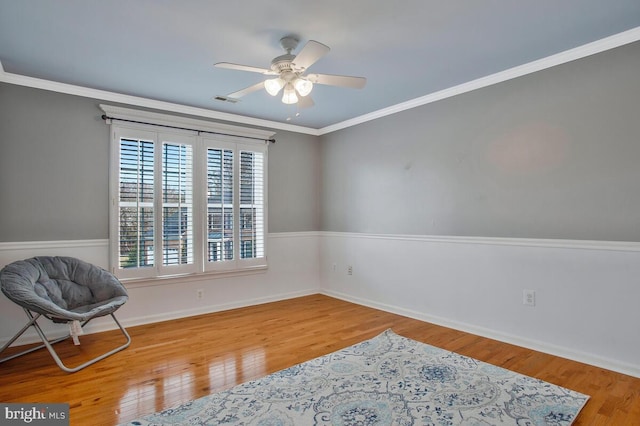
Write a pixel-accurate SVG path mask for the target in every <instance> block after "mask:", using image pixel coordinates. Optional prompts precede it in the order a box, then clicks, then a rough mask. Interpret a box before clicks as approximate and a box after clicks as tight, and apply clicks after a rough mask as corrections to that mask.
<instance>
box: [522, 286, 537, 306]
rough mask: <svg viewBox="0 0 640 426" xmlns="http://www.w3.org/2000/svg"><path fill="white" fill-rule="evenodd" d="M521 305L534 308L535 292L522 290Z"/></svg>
mask: <svg viewBox="0 0 640 426" xmlns="http://www.w3.org/2000/svg"><path fill="white" fill-rule="evenodd" d="M522 304H523V305H526V306H536V292H535V291H534V290H522Z"/></svg>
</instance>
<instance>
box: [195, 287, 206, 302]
mask: <svg viewBox="0 0 640 426" xmlns="http://www.w3.org/2000/svg"><path fill="white" fill-rule="evenodd" d="M203 297H204V290H203V289H201V288H199V289H197V290H196V298H197V299H198V300H201V299H202V298H203Z"/></svg>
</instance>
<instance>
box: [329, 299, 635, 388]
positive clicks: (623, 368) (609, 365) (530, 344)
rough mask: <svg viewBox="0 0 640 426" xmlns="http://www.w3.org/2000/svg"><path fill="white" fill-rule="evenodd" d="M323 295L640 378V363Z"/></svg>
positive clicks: (383, 305)
mask: <svg viewBox="0 0 640 426" xmlns="http://www.w3.org/2000/svg"><path fill="white" fill-rule="evenodd" d="M320 294H324V295H326V296H329V297H335V298H336V299H340V300H344V301H347V302H351V303H356V304H358V305H362V306H367V307H369V308H374V309H379V310H381V311H385V312H390V313H393V314H397V315H402V316H405V317H409V318H413V319H417V320H419V321H424V322H428V323H431V324H435V325H439V326H442V327H447V328H453V329H455V330H460V331H464V332H466V333H471V334H475V335H477V336H482V337H486V338H489V339H493V340H498V341H500V342H504V343H509V344H512V345H516V346H521V347H524V348H527V349H532V350H535V351H538V352H544V353H547V354H550V355H554V356H559V357H562V358H567V359H570V360H573V361H577V362H581V363H584V364H589V365H593V366H596V367H601V368H604V369H607V370H611V371H615V372H618V373H622V374H626V375H629V376H633V377H638V378H640V366H638V365H631V364H627V363H621V362H619V361H615V360H612V359H608V358H603V357H598V356H593V355H590V354H587V353H584V352H578V351H573V350H571V349H568V348H565V347H561V346H557V345H550V344H548V343H544V342H540V341H537V340H531V339H523V338H521V337H518V336H514V335H510V334H507V333H499V332H496V331H495V330H491V329H487V328H483V327H478V326H475V325H472V324H468V323H462V322H458V321H451V320H449V319H446V318H442V317H439V316H433V315H428V314H425V313H423V312H417V311H414V310H411V309H405V308H401V307H398V306H393V305H388V304H385V303H379V302H375V301H373V300H369V299H363V298H359V297H353V296H351V295H348V294H345V293H341V292H337V291H333V290H328V289H321V291H320Z"/></svg>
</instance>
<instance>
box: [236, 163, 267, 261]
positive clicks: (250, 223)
mask: <svg viewBox="0 0 640 426" xmlns="http://www.w3.org/2000/svg"><path fill="white" fill-rule="evenodd" d="M264 192H265V191H264V153H262V152H252V151H240V258H241V259H256V258H264V256H265V254H264V253H265V245H264V238H265V235H264V219H265V215H264V214H265V211H264V209H265V198H264V195H265V193H264Z"/></svg>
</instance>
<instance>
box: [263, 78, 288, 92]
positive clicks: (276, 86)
mask: <svg viewBox="0 0 640 426" xmlns="http://www.w3.org/2000/svg"><path fill="white" fill-rule="evenodd" d="M283 87H284V80H283V79H281V78H280V77H278V78H273V79H271V80H265V81H264V88H265V90H266V91H267V93H268V94H270V95H271V96H275V95H277V94H278V92H279V91H280V89H282V88H283Z"/></svg>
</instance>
